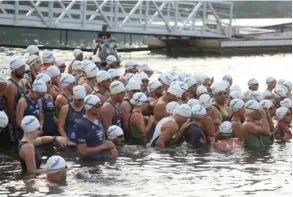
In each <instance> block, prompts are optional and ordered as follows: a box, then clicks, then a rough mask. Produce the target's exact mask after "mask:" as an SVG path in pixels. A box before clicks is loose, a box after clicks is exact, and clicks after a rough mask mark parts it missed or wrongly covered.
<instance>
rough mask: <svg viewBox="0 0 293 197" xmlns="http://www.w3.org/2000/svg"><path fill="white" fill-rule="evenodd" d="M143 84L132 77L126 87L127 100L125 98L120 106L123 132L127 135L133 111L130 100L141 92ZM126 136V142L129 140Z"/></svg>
mask: <svg viewBox="0 0 293 197" xmlns="http://www.w3.org/2000/svg"><path fill="white" fill-rule="evenodd" d="M141 84H142V81H141V80H140V78H135V77H132V78H131V79H130V80H129V81H128V83H127V85H126V90H127V95H126V97H125V98H123V101H122V103H121V106H120V107H121V113H122V125H123V130H124V132H126V133H128V129H129V127H128V123H129V116H130V113H131V111H132V108H131V104H130V99H131V98H132V96H133V95H134V94H135V93H136V92H141ZM125 136H126V140H128V137H129V136H127V135H125Z"/></svg>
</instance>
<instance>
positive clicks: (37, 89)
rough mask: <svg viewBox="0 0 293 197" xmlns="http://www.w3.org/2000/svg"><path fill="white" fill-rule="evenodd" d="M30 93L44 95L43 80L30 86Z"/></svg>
mask: <svg viewBox="0 0 293 197" xmlns="http://www.w3.org/2000/svg"><path fill="white" fill-rule="evenodd" d="M32 91H34V92H37V93H46V92H47V84H46V82H44V81H43V80H35V81H34V82H33V84H32Z"/></svg>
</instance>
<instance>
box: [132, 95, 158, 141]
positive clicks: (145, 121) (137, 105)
mask: <svg viewBox="0 0 293 197" xmlns="http://www.w3.org/2000/svg"><path fill="white" fill-rule="evenodd" d="M130 104H131V106H132V108H133V110H132V112H131V114H130V116H129V132H130V135H129V136H130V139H129V142H130V144H132V145H143V146H144V145H146V144H147V142H148V138H147V137H149V139H151V138H152V136H148V134H149V132H150V130H151V127H152V125H153V122H154V117H153V116H149V117H144V116H143V112H145V111H146V110H147V107H148V99H147V96H146V95H145V94H144V93H142V92H137V93H135V94H134V95H133V97H132V98H131V99H130Z"/></svg>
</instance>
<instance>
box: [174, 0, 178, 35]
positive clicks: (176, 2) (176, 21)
mask: <svg viewBox="0 0 293 197" xmlns="http://www.w3.org/2000/svg"><path fill="white" fill-rule="evenodd" d="M174 30H175V32H177V30H178V1H177V0H176V1H175V28H174Z"/></svg>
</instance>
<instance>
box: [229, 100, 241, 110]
mask: <svg viewBox="0 0 293 197" xmlns="http://www.w3.org/2000/svg"><path fill="white" fill-rule="evenodd" d="M243 106H244V102H243V101H242V100H241V99H238V98H235V99H232V100H231V101H230V110H231V111H232V112H236V111H239V110H240V109H241V108H242V107H243Z"/></svg>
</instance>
